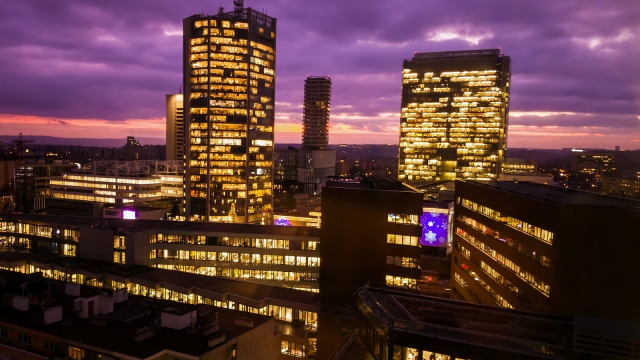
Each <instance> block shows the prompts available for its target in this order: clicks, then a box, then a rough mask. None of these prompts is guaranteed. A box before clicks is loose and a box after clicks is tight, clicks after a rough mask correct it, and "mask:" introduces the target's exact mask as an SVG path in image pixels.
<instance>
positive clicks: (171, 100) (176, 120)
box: [167, 94, 184, 160]
mask: <svg viewBox="0 0 640 360" xmlns="http://www.w3.org/2000/svg"><path fill="white" fill-rule="evenodd" d="M183 99H184V98H183V96H182V94H168V95H167V160H183V159H184V108H183V101H184V100H183Z"/></svg>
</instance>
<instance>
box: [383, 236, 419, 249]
mask: <svg viewBox="0 0 640 360" xmlns="http://www.w3.org/2000/svg"><path fill="white" fill-rule="evenodd" d="M387 243H388V244H398V245H411V246H418V237H417V236H410V235H399V234H387Z"/></svg>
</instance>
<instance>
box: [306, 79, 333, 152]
mask: <svg viewBox="0 0 640 360" xmlns="http://www.w3.org/2000/svg"><path fill="white" fill-rule="evenodd" d="M330 111H331V79H330V78H329V77H328V76H307V79H306V80H305V81H304V110H303V119H302V146H303V147H304V148H305V149H324V148H326V147H327V145H329V112H330Z"/></svg>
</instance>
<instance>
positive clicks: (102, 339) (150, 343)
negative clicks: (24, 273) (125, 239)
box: [0, 280, 271, 359]
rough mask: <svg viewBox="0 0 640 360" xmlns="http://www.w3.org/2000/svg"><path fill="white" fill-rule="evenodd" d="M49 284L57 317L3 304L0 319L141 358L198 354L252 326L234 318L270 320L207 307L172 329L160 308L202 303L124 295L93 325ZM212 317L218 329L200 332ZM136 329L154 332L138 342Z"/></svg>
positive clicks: (172, 309)
mask: <svg viewBox="0 0 640 360" xmlns="http://www.w3.org/2000/svg"><path fill="white" fill-rule="evenodd" d="M44 281H48V280H43V282H44ZM53 283H55V284H56V285H54V287H55V288H56V291H54V293H53V294H52V295H51V297H53V298H54V300H53V302H52V303H51V304H50V307H54V306H61V307H62V321H59V322H56V323H53V324H45V323H44V321H43V319H44V316H43V309H42V307H41V306H30V307H29V310H28V311H19V310H16V309H14V308H13V307H11V306H4V305H0V321H3V322H6V323H9V324H13V325H16V326H20V327H23V328H28V329H31V330H34V331H38V332H43V333H47V334H51V335H53V336H55V338H56V339H58V340H62V341H68V342H77V343H81V344H83V345H84V346H91V347H95V348H99V349H104V350H106V351H105V353H106V355H110V354H111V352H114V353H121V354H126V355H129V356H132V357H136V358H143V359H144V358H148V357H151V356H153V355H155V354H158V353H159V352H161V351H163V350H171V351H176V352H180V353H183V354H187V355H192V356H201V355H203V354H205V353H207V352H208V351H210V350H212V349H213V348H215V347H217V346H225V345H224V343H225V342H226V341H229V340H232V339H234V338H237V337H238V336H240V335H241V334H243V333H246V332H248V331H251V330H252V328H251V327H247V326H242V325H238V324H236V323H235V319H236V317H241V318H244V319H250V320H252V321H253V328H255V327H257V326H260V325H262V324H264V323H266V322H268V321H271V318H270V317H268V316H264V315H258V314H252V313H245V312H242V313H240V312H238V311H234V310H228V309H224V308H212V309H211V311H210V312H206V311H201V312H200V313H201V314H202V313H206V314H203V315H200V316H198V317H197V323H196V325H195V326H194V329H191V330H190V329H188V328H186V329H183V330H175V329H171V328H166V327H162V326H159V319H160V313H161V312H162V311H164V310H165V309H167V310H168V311H169V312H171V313H181V314H182V313H185V311H186V312H189V311H192V310H198V309H202V308H203V307H206V306H205V305H199V306H196V305H187V304H176V303H175V302H171V301H167V300H157V299H149V298H145V297H141V296H135V295H131V294H129V300H128V301H125V302H123V303H119V304H115V306H114V311H113V313H111V314H114V315H116V316H113V317H112V316H109V314H107V315H105V316H100V318H101V319H102V321H101V322H100V323H99V324H98V323H96V322H94V321H91V320H89V319H83V318H80V317H78V316H77V315H76V311H75V310H74V300H75V299H76V298H77V297H75V296H68V295H65V294H64V287H63V286H62V287H61V288H60V289H57V287H58V286H57V285H59V284H60V285H61V283H59V282H53ZM31 285H35V284H33V283H32V284H30V291H31V289H32V286H31ZM45 288H46V287H45ZM83 290H84V289H83ZM0 291H1V292H3V293H5V294H6V293H7V289H5V287H4V286H0ZM108 293H109V292H108V291H107V294H108ZM39 295H40V296H42V295H41V294H39V293H38V291H37V289H35V288H34V291H31V294H30V298H35V297H37V296H39ZM83 295H84V294H83ZM47 296H48V295H45V296H44V297H45V298H46V297H47ZM135 310H137V313H138V316H136V317H135V320H134V321H118V320H114V319H116V318H117V315H118V314H119V313H122V312H123V311H124V312H130V313H133V312H136V311H135ZM216 317H217V319H218V323H219V324H220V330H219V331H217V332H215V333H213V334H209V335H204V334H203V329H204V326H207V325H209V324H212V323H214V322H215V321H216ZM141 331H152V333H153V336H151V337H149V338H147V339H144V340H141V341H135V340H134V338H135V336H136V334H137V333H139V332H141ZM220 335H225V337H226V341H225V342H222V343H221V344H218V345H215V346H213V347H209V345H208V341H209V339H211V338H214V337H218V336H220ZM84 346H83V347H84Z"/></svg>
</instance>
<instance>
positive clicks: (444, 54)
mask: <svg viewBox="0 0 640 360" xmlns="http://www.w3.org/2000/svg"><path fill="white" fill-rule="evenodd" d="M482 55H494V56H495V55H500V49H478V50H462V51H435V52H424V53H415V54H414V55H413V58H414V59H439V58H450V57H459V56H482Z"/></svg>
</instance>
